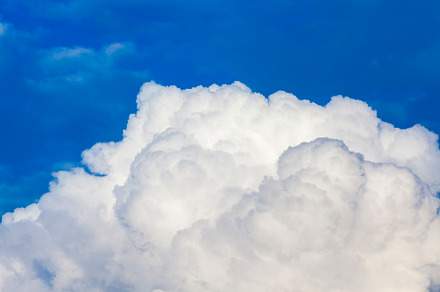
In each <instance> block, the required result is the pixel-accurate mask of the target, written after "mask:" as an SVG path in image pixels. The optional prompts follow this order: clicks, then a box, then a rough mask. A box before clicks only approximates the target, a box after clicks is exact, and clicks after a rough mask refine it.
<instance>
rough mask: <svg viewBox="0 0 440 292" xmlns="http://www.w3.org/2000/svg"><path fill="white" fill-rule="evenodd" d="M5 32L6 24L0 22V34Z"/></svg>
mask: <svg viewBox="0 0 440 292" xmlns="http://www.w3.org/2000/svg"><path fill="white" fill-rule="evenodd" d="M5 33H6V25H5V24H3V23H1V22H0V35H3V34H5Z"/></svg>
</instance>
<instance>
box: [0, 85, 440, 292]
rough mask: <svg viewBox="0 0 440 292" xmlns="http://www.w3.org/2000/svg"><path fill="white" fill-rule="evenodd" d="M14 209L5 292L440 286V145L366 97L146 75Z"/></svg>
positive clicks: (1, 236) (0, 267)
mask: <svg viewBox="0 0 440 292" xmlns="http://www.w3.org/2000/svg"><path fill="white" fill-rule="evenodd" d="M137 103H138V112H137V113H136V114H135V115H131V116H130V119H129V121H128V125H127V129H126V130H125V131H124V138H123V140H122V141H120V142H117V143H113V142H110V143H99V144H96V145H95V146H94V147H92V148H91V149H89V150H87V151H85V152H84V153H83V161H84V164H85V166H86V167H85V168H75V169H73V170H71V171H64V172H58V173H56V174H55V177H56V179H55V181H53V182H52V183H51V187H50V192H49V193H47V194H45V195H43V196H42V197H41V199H40V201H39V202H38V203H37V204H33V205H30V206H28V207H26V208H20V209H17V210H16V211H15V212H13V213H8V214H6V215H4V216H3V220H2V224H1V225H0V240H1V242H2V244H1V245H0V288H1V290H2V291H48V290H54V291H64V290H66V291H156V292H157V291H411V292H414V291H437V290H438V287H439V285H440V266H439V264H440V250H439V248H438V242H440V220H439V215H438V208H439V206H440V205H439V200H438V199H437V197H436V195H437V193H438V192H439V190H440V151H439V148H438V142H437V139H438V136H437V135H435V134H434V133H432V132H429V131H428V130H426V129H425V128H423V127H421V126H414V127H412V128H410V129H406V130H401V129H397V128H394V127H393V126H392V125H390V124H387V123H385V122H382V121H380V120H379V119H378V118H377V117H376V113H375V112H374V111H373V110H372V109H371V108H370V107H368V105H367V104H365V103H364V102H361V101H358V100H352V99H350V98H344V97H341V96H337V97H334V98H332V100H331V102H329V103H328V104H327V105H326V106H325V107H322V106H319V105H316V104H314V103H311V102H309V101H306V100H299V99H297V98H296V97H295V96H293V95H291V94H288V93H285V92H278V93H275V94H273V95H271V96H270V97H269V98H268V99H266V98H265V97H263V96H262V95H260V94H257V93H252V92H251V91H250V90H249V89H248V88H247V87H246V86H244V85H243V84H241V83H238V82H236V83H234V84H233V85H229V86H217V85H213V86H211V87H209V88H204V87H197V88H193V89H189V90H180V89H178V88H176V87H163V86H160V85H157V84H155V83H153V82H151V83H146V84H145V85H144V86H143V87H142V89H141V92H140V93H139V95H138V99H137Z"/></svg>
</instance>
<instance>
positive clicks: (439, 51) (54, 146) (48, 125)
mask: <svg viewBox="0 0 440 292" xmlns="http://www.w3.org/2000/svg"><path fill="white" fill-rule="evenodd" d="M0 23H1V26H0V89H1V91H0V119H1V120H0V127H1V129H0V130H1V132H2V133H3V135H2V143H0V153H2V154H1V155H0V190H1V196H0V213H2V214H3V213H5V212H8V211H12V210H13V209H14V208H16V207H19V206H25V205H27V204H29V203H32V202H34V201H35V200H37V199H38V198H39V197H40V196H41V194H43V193H45V192H46V191H47V190H48V181H50V180H51V177H52V176H51V173H52V172H54V171H58V170H63V169H69V168H70V167H72V166H77V165H79V164H80V161H81V152H82V151H83V150H84V149H87V148H90V147H91V146H92V145H94V144H95V143H96V142H105V141H118V140H120V139H121V138H122V135H121V133H122V130H123V129H124V127H125V125H126V121H127V119H128V116H129V114H131V113H134V112H135V110H136V104H135V96H136V95H137V93H138V91H139V88H140V86H141V85H142V84H143V83H144V82H147V81H150V80H154V81H156V82H158V83H159V84H163V85H176V86H178V87H181V88H192V87H195V86H198V85H204V86H209V85H211V84H220V85H221V84H231V83H232V82H234V81H240V82H243V83H244V84H246V85H247V86H249V87H250V88H251V89H252V90H253V91H255V92H259V93H262V94H263V95H265V96H268V95H269V94H272V93H274V92H276V91H278V90H284V91H287V92H292V93H294V94H295V95H297V96H299V97H301V98H307V99H309V100H311V101H313V102H316V103H318V104H321V105H324V104H326V103H327V102H328V101H329V100H330V97H331V96H334V95H337V94H342V95H344V96H349V97H352V98H357V99H361V100H364V101H366V102H367V103H368V104H369V105H370V106H372V107H373V109H375V110H377V111H378V115H379V117H380V118H382V119H383V120H385V121H387V122H390V123H392V124H393V125H395V126H397V127H400V128H407V127H410V126H412V125H414V124H421V125H423V126H425V127H427V128H428V129H430V130H431V131H434V132H436V133H440V118H439V115H438V113H437V108H438V106H439V102H438V96H439V92H440V90H439V89H440V85H439V84H440V83H439V82H438V80H439V78H440V76H439V74H440V73H439V70H438V68H439V66H440V35H439V34H440V31H439V30H438V27H439V25H440V4H439V3H438V1H430V0H428V1H422V2H420V3H415V2H414V1H375V0H363V1H342V0H338V1H332V2H329V1H272V2H271V3H270V5H268V4H267V3H266V2H263V1H253V2H252V4H251V5H250V4H249V2H247V1H198V0H193V1H177V0H176V1H171V0H170V1H140V0H126V1H116V0H112V1H100V0H98V1H86V0H76V1H48V0H40V1H21V0H1V1H0Z"/></svg>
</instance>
